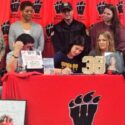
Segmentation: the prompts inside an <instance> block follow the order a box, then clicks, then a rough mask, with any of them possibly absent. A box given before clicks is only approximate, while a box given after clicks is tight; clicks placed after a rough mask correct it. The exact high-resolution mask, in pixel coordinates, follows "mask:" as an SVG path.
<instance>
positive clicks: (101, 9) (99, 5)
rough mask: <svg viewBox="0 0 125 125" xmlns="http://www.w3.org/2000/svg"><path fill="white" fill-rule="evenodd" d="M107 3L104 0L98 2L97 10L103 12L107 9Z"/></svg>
mask: <svg viewBox="0 0 125 125" xmlns="http://www.w3.org/2000/svg"><path fill="white" fill-rule="evenodd" d="M105 5H106V3H105V2H104V1H102V2H100V3H98V4H97V10H98V12H99V15H101V14H103V11H104V9H105Z"/></svg>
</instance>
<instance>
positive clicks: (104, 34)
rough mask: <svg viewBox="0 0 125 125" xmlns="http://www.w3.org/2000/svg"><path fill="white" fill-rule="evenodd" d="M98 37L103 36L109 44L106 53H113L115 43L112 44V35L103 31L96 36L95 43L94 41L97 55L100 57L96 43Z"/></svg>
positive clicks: (97, 43)
mask: <svg viewBox="0 0 125 125" xmlns="http://www.w3.org/2000/svg"><path fill="white" fill-rule="evenodd" d="M100 35H103V36H104V38H106V39H107V41H108V42H109V46H108V52H115V43H114V38H113V34H112V33H111V32H109V31H103V32H100V33H99V34H98V36H97V41H96V52H97V54H98V55H101V50H100V48H99V42H98V38H99V36H100Z"/></svg>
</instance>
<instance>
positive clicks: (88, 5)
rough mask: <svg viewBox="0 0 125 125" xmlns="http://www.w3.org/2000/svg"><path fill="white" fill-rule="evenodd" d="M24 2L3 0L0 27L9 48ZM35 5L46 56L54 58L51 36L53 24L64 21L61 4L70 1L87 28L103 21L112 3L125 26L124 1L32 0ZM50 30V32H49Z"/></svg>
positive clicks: (0, 6)
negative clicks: (12, 26)
mask: <svg viewBox="0 0 125 125" xmlns="http://www.w3.org/2000/svg"><path fill="white" fill-rule="evenodd" d="M22 1H24V0H6V1H5V0H1V3H0V25H2V27H4V36H5V41H6V44H7V47H8V37H7V35H8V31H9V25H10V24H11V23H13V22H15V21H16V20H19V19H20V3H21V2H22ZM30 1H32V2H33V4H34V10H35V11H34V14H33V20H34V21H35V22H37V23H39V24H41V25H42V26H43V28H44V31H45V47H44V48H45V49H44V56H47V57H52V56H53V54H54V53H53V46H52V42H51V40H50V34H51V30H52V26H53V24H56V23H58V22H59V21H60V20H61V19H62V15H61V3H62V2H65V1H69V2H70V3H71V4H72V6H73V9H74V18H76V19H77V20H79V21H81V22H83V23H85V24H86V25H87V27H89V26H90V25H92V24H94V23H96V22H98V21H100V20H101V14H102V12H103V8H104V5H105V3H112V4H114V5H115V6H116V7H117V10H118V14H119V18H120V20H121V22H122V24H124V25H125V2H124V0H91V1H90V0H30ZM48 29H49V30H48Z"/></svg>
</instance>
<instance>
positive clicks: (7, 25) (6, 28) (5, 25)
mask: <svg viewBox="0 0 125 125" xmlns="http://www.w3.org/2000/svg"><path fill="white" fill-rule="evenodd" d="M9 28H10V22H9V21H7V22H4V23H3V24H2V25H1V29H2V32H3V34H4V35H5V34H8V33H9Z"/></svg>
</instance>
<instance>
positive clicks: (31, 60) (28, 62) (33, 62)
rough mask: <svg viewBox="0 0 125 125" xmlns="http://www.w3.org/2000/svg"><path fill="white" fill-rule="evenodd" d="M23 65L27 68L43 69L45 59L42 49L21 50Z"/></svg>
mask: <svg viewBox="0 0 125 125" xmlns="http://www.w3.org/2000/svg"><path fill="white" fill-rule="evenodd" d="M21 56H22V61H23V67H25V68H27V69H42V68H43V60H42V55H41V52H40V51H38V50H37V51H21Z"/></svg>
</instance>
